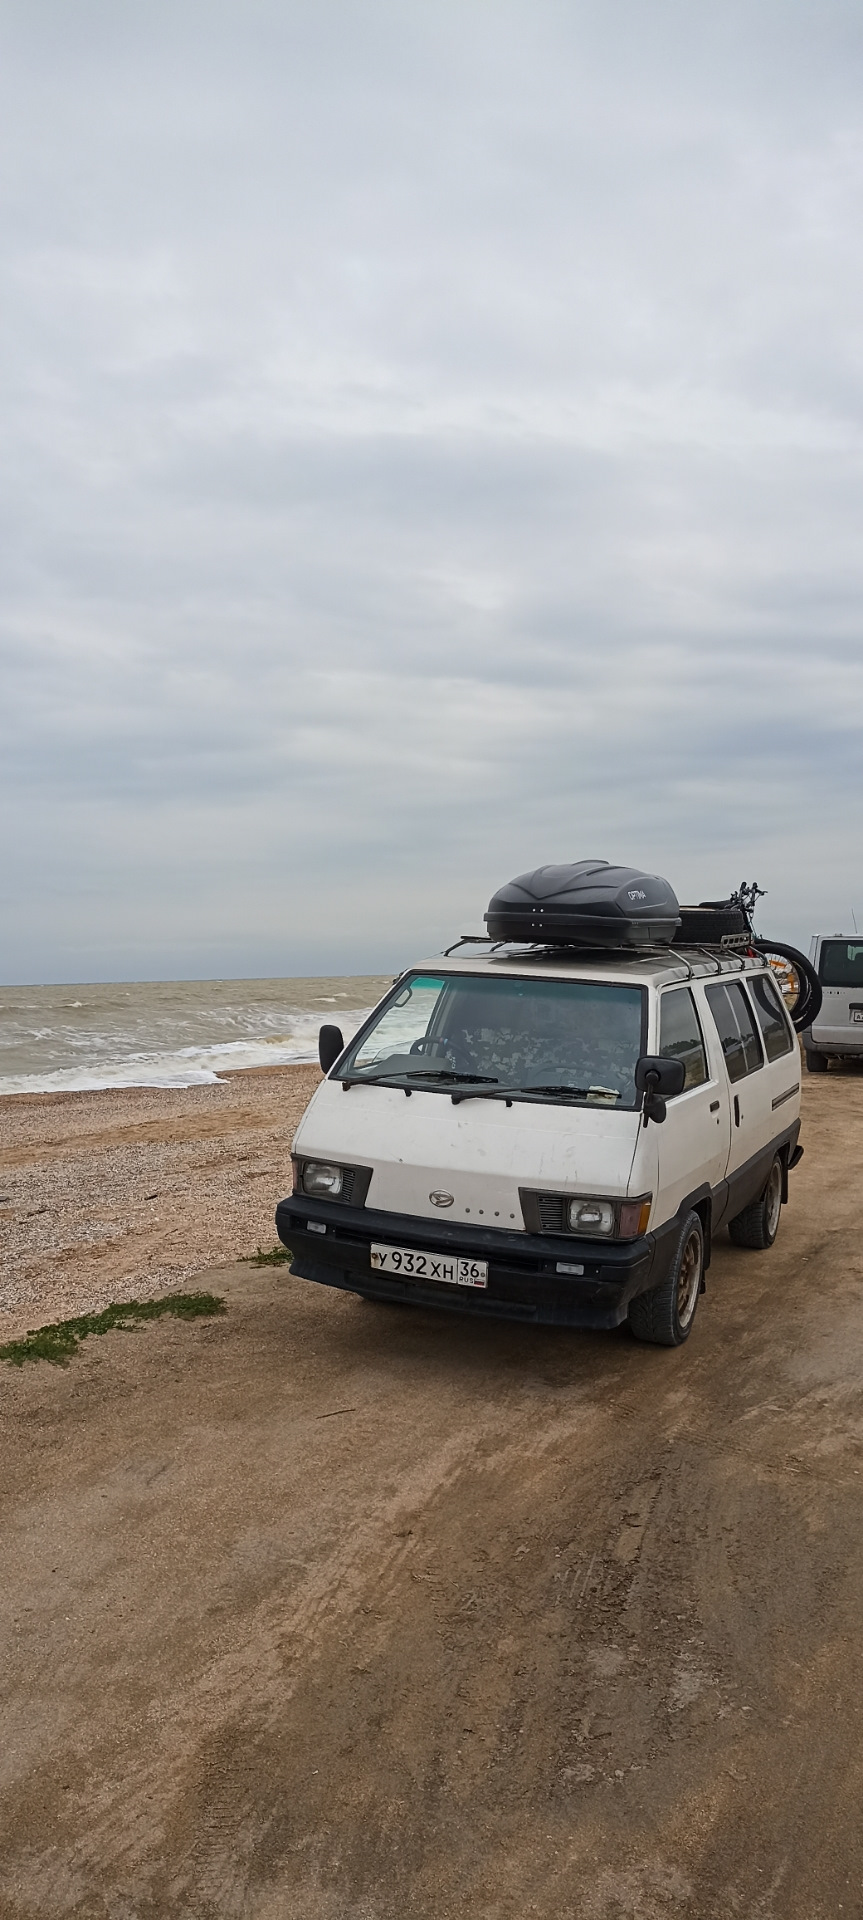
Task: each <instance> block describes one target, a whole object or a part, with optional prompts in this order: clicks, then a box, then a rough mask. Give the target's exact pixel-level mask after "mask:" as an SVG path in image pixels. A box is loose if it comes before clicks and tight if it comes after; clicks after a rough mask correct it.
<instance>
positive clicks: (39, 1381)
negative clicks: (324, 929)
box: [0, 1069, 863, 1920]
mask: <svg viewBox="0 0 863 1920" xmlns="http://www.w3.org/2000/svg"><path fill="white" fill-rule="evenodd" d="M314 1077H315V1076H314V1071H313V1070H312V1069H308V1070H306V1071H305V1072H302V1071H297V1072H294V1073H289V1072H282V1073H272V1074H269V1073H268V1074H267V1075H266V1076H256V1075H252V1076H240V1077H238V1078H237V1079H236V1080H234V1081H231V1082H230V1083H229V1084H228V1085H226V1086H224V1087H213V1088H203V1089H198V1090H197V1091H195V1092H193V1093H185V1094H170V1095H165V1094H161V1095H153V1094H149V1095H147V1096H146V1097H141V1096H137V1095H132V1096H123V1097H121V1098H117V1097H116V1096H110V1098H105V1097H103V1096H88V1097H87V1098H86V1099H76V1100H74V1101H69V1102H65V1103H63V1104H58V1103H57V1102H56V1101H50V1102H45V1103H42V1104H41V1105H40V1106H36V1105H32V1106H30V1107H27V1106H24V1105H23V1104H22V1105H21V1106H20V1107H16V1108H15V1109H14V1113H13V1115H12V1116H11V1119H10V1115H9V1113H8V1111H7V1112H5V1113H4V1116H3V1119H4V1126H5V1128H6V1143H7V1145H6V1159H5V1161H4V1167H5V1170H6V1171H5V1172H4V1178H6V1177H7V1175H8V1174H9V1173H11V1174H13V1175H14V1176H15V1178H16V1179H17V1178H19V1177H20V1179H21V1180H22V1182H24V1183H25V1188H26V1194H27V1195H28V1196H33V1195H35V1197H36V1199H35V1205H31V1203H30V1201H29V1200H28V1208H29V1210H30V1211H32V1212H34V1213H35V1211H36V1205H39V1204H42V1202H41V1201H39V1198H38V1195H39V1191H40V1187H41V1190H42V1192H43V1193H44V1194H45V1196H46V1200H45V1204H46V1205H47V1204H48V1200H47V1196H48V1195H50V1196H51V1211H50V1212H49V1213H48V1214H47V1215H37V1216H36V1217H35V1218H34V1219H33V1220H31V1221H29V1222H27V1221H26V1218H25V1220H24V1223H23V1225H22V1226H20V1227H18V1228H16V1234H17V1235H18V1244H20V1245H21V1248H22V1259H21V1281H20V1283H19V1306H18V1308H16V1312H17V1311H19V1310H21V1309H24V1310H25V1312H26V1313H27V1314H29V1317H30V1318H31V1319H33V1320H36V1319H39V1318H42V1317H44V1315H45V1314H46V1313H47V1312H50V1311H56V1310H58V1309H62V1307H63V1306H65V1305H66V1304H70V1303H71V1302H72V1300H73V1299H77V1300H83V1299H84V1298H88V1299H92V1300H96V1299H99V1298H102V1297H104V1294H105V1293H106V1292H107V1291H108V1290H109V1289H110V1287H111V1284H112V1282H111V1281H110V1279H109V1275H111V1274H113V1275H114V1281H113V1285H115V1286H116V1287H117V1289H118V1291H121V1290H122V1291H125V1292H134V1291H138V1292H140V1291H142V1290H144V1289H145V1288H146V1287H147V1286H148V1285H149V1286H150V1287H155V1286H156V1285H161V1284H165V1283H167V1282H169V1281H171V1280H172V1281H173V1282H174V1283H176V1281H177V1279H178V1278H179V1277H180V1275H181V1274H183V1273H184V1272H185V1271H186V1268H187V1264H188V1263H189V1262H190V1261H191V1260H192V1259H193V1258H194V1257H198V1258H199V1259H202V1260H203V1259H207V1260H209V1259H210V1258H211V1257H212V1254H213V1251H214V1250H218V1253H219V1256H220V1257H221V1258H225V1253H226V1248H227V1247H228V1245H229V1244H231V1242H232V1241H233V1242H234V1243H235V1244H236V1245H238V1246H241V1247H243V1248H244V1249H247V1248H248V1247H249V1246H250V1245H254V1243H255V1240H256V1239H266V1240H267V1241H268V1242H271V1240H272V1226H271V1224H270V1223H271V1208H272V1205H273V1198H274V1195H275V1194H276V1193H277V1192H278V1191H279V1190H280V1188H281V1186H283V1184H284V1167H285V1159H286V1155H287V1144H288V1139H289V1135H290V1126H291V1121H292V1116H293V1114H294V1113H295V1111H296V1110H297V1108H298V1106H299V1104H300V1103H301V1101H302V1099H303V1098H304V1097H305V1094H306V1092H307V1091H308V1088H309V1086H310V1085H311V1084H312V1082H313V1080H314ZM803 1137H804V1141H805V1156H804V1159H803V1161H802V1164H801V1166H800V1167H799V1168H798V1170H797V1171H796V1173H795V1175H794V1178H793V1186H792V1193H791V1200H790V1204H789V1206H788V1208H787V1210H786V1212H785V1214H784V1217H783V1220H782V1225H781V1228H780V1233H779V1237H778V1240H777V1243H776V1246H775V1247H774V1248H773V1249H772V1250H771V1251H770V1252H768V1253H763V1254H762V1253H754V1252H748V1251H746V1250H743V1249H740V1248H735V1247H733V1246H732V1245H731V1244H730V1243H729V1242H728V1240H727V1238H725V1237H724V1236H720V1237H719V1238H718V1240H717V1244H716V1248H715V1252H714V1259H713V1264H712V1266H711V1269H710V1273H709V1276H708V1289H707V1294H706V1296H705V1298H704V1300H703V1301H702V1302H701V1305H700V1307H699V1312H698V1318H697V1321H696V1325H695V1328H694V1330H693V1335H692V1339H691V1340H690V1341H689V1342H688V1344H687V1346H686V1347H685V1348H683V1349H681V1350H679V1351H678V1352H675V1353H669V1352H667V1351H662V1350H660V1349H650V1348H645V1347H639V1346H637V1345H636V1344H635V1342H634V1341H632V1340H631V1339H629V1338H628V1337H627V1335H626V1334H625V1332H620V1333H614V1334H578V1333H571V1332H569V1331H568V1330H567V1329H565V1328H559V1329H558V1328H543V1327H525V1326H521V1325H508V1324H506V1323H501V1322H495V1321H489V1322H479V1321H476V1320H472V1319H470V1318H469V1317H463V1316H461V1315H458V1314H452V1315H448V1314H443V1313H441V1314H432V1313H427V1312H424V1311H422V1310H417V1309H408V1308H405V1309H393V1308H389V1307H376V1306H374V1305H370V1304H368V1303H365V1302H362V1301H360V1300H357V1299H356V1298H355V1297H353V1296H352V1295H349V1294H342V1293H335V1292H332V1291H330V1289H328V1288H324V1287H315V1286H312V1285H309V1284H308V1283H307V1282H306V1281H303V1280H301V1279H299V1278H296V1277H295V1276H294V1275H293V1274H292V1273H291V1272H290V1271H289V1269H287V1268H286V1267H283V1266H280V1267H276V1268H264V1269H260V1270H257V1269H255V1268H254V1267H250V1266H239V1265H233V1266H231V1265H221V1266H219V1267H217V1268H213V1267H212V1266H210V1265H205V1266H204V1267H203V1270H202V1271H201V1272H200V1273H199V1274H198V1276H197V1280H196V1284H197V1285H199V1286H205V1287H208V1288H211V1289H213V1290H214V1291H215V1292H217V1293H218V1294H220V1295H222V1296H223V1297H224V1299H225V1303H226V1310H225V1312H224V1314H223V1315H222V1316H220V1317H218V1318H215V1319H212V1320H198V1321H195V1322H193V1323H191V1324H189V1325H181V1324H179V1323H178V1322H177V1321H167V1320H159V1321H157V1322H155V1323H153V1324H151V1325H149V1326H148V1327H147V1328H146V1329H145V1330H142V1332H141V1333H140V1334H138V1335H137V1336H136V1337H130V1336H128V1335H125V1336H124V1335H120V1334H117V1335H110V1336H109V1337H107V1338H105V1339H99V1340H88V1341H87V1342H86V1343H85V1345H84V1346H83V1348H82V1349H81V1351H80V1353H79V1354H78V1355H77V1356H76V1357H75V1359H74V1360H73V1361H72V1362H71V1364H70V1365H69V1366H68V1367H66V1368H59V1367H52V1366H46V1365H37V1366H30V1367H22V1368H20V1369H13V1368H12V1367H6V1368H4V1369H3V1370H2V1379H1V1380H0V1388H2V1392H0V1458H2V1460H3V1473H2V1475H0V1538H2V1541H3V1568H2V1579H0V1634H2V1637H3V1642H4V1681H3V1732H4V1738H3V1742H2V1745H1V1746H0V1912H2V1914H3V1920H7V1916H8V1920H35V1916H37V1915H38V1916H39V1920H179V1917H180V1916H187V1917H188V1920H191V1916H194V1920H287V1916H291V1920H348V1917H349V1916H350V1920H404V1916H405V1915H407V1914H410V1915H412V1916H414V1920H462V1916H463V1915H464V1914H465V1913H470V1914H476V1915H478V1916H479V1920H523V1917H524V1916H527V1915H531V1914H532V1915H534V1916H537V1920H564V1916H566V1920H624V1917H625V1920H730V1917H731V1916H738V1917H739V1920H744V1916H745V1920H835V1916H836V1915H837V1914H838V1915H840V1916H843V1915H846V1914H847V1915H848V1916H851V1915H852V1914H853V1915H859V1914H860V1913H861V1911H863V1840H861V1823H860V1815H859V1809H860V1803H861V1795H863V1762H861V1754H863V1707H861V1702H863V1654H861V1647H863V1636H861V1631H860V1613H861V1602H860V1595H861V1591H863V1528H861V1501H863V1477H862V1476H863V1387H861V1381H863V1256H861V1243H860V1202H859V1194H858V1178H857V1169H858V1167H859V1162H860V1154H861V1149H863V1077H861V1076H859V1075H850V1074H849V1075H837V1074H830V1075H829V1076H826V1077H825V1078H823V1079H821V1080H814V1081H812V1082H807V1083H806V1086H805V1103H804V1135H803ZM13 1139H14V1142H15V1158H14V1163H13V1164H12V1165H11V1166H10V1160H9V1150H10V1146H11V1142H12V1140H13ZM52 1143H53V1144H52ZM156 1185H159V1186H160V1188H161V1196H160V1199H159V1201H158V1202H150V1201H147V1199H146V1195H147V1194H148V1193H150V1192H153V1191H154V1190H155V1187H156ZM0 1190H2V1191H3V1192H8V1191H9V1188H8V1186H7V1187H4V1188H3V1189H0ZM21 1197H22V1195H21V1194H19V1195H18V1198H19V1200H20V1199H21ZM150 1206H156V1207H158V1209H159V1215H160V1217H159V1219H158V1220H155V1221H152V1222H151V1220H150V1216H149V1214H148V1213H147V1211H146V1209H147V1208H148V1207H150ZM40 1222H41V1223H42V1224H41V1227H40ZM46 1223H50V1224H46ZM25 1229H26V1233H25ZM37 1229H39V1231H40V1232H41V1233H42V1234H43V1238H42V1239H38V1238H37ZM26 1235H29V1238H27V1237H26ZM88 1235H89V1237H88ZM52 1246H53V1247H55V1248H56V1252H52ZM24 1287H26V1288H27V1289H29V1293H28V1298H27V1302H26V1306H25V1302H24V1300H23V1298H22V1297H21V1292H22V1289H23V1288H24ZM40 1288H41V1292H40Z"/></svg>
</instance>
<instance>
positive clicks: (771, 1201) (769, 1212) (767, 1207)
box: [764, 1160, 782, 1240]
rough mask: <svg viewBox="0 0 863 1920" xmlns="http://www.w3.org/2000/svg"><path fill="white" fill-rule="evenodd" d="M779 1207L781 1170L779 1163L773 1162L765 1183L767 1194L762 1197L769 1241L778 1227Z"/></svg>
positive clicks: (780, 1199) (780, 1203)
mask: <svg viewBox="0 0 863 1920" xmlns="http://www.w3.org/2000/svg"><path fill="white" fill-rule="evenodd" d="M781 1206H782V1168H781V1167H780V1165H779V1161H778V1160H774V1162H773V1165H772V1167H771V1169H770V1179H769V1180H768V1182H767V1192H766V1194H765V1195H764V1212H765V1218H766V1224H767V1231H768V1233H769V1235H770V1238H771V1240H772V1239H773V1236H774V1234H775V1232H776V1229H777V1227H778V1225H779V1212H780V1208H781Z"/></svg>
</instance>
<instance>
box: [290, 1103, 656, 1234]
mask: <svg viewBox="0 0 863 1920" xmlns="http://www.w3.org/2000/svg"><path fill="white" fill-rule="evenodd" d="M639 1126H640V1115H639V1114H638V1113H630V1112H624V1113H613V1112H612V1111H611V1110H610V1109H609V1108H607V1107H606V1108H601V1107H555V1106H551V1105H548V1106H547V1105H545V1104H544V1103H536V1104H534V1103H533V1102H531V1103H527V1102H524V1101H514V1102H513V1105H512V1106H511V1107H506V1106H504V1104H503V1102H502V1101H499V1100H483V1099H476V1100H463V1101H460V1102H459V1103H458V1105H453V1102H452V1100H451V1099H450V1098H449V1096H448V1095H446V1094H440V1093H428V1092H419V1091H415V1092H412V1094H411V1097H410V1099H406V1098H405V1095H404V1092H403V1091H402V1089H401V1088H394V1087H369V1086H358V1085H356V1084H354V1085H352V1086H351V1087H350V1088H349V1089H348V1091H347V1092H345V1091H344V1090H343V1088H342V1085H341V1082H340V1081H338V1080H325V1081H324V1082H323V1083H322V1085H321V1086H320V1087H318V1089H317V1091H316V1093H315V1094H314V1096H313V1098H312V1101H311V1104H310V1105H309V1106H308V1107H307V1109H306V1112H305V1114H304V1115H303V1118H302V1120H301V1122H300V1125H299V1128H298V1129H297V1133H296V1137H295V1139H294V1143H293V1151H294V1152H295V1153H298V1154H301V1155H302V1156H303V1158H304V1159H315V1160H330V1161H336V1162H342V1163H345V1164H348V1165H353V1166H363V1167H371V1168H372V1178H371V1184H370V1186H369V1191H368V1194H367V1197H366V1205H367V1206H368V1207H373V1208H376V1209H378V1210H380V1211H382V1212H385V1213H388V1212H391V1213H401V1214H405V1213H407V1214H414V1215H416V1216H417V1217H418V1218H421V1219H438V1220H439V1219H441V1218H443V1217H444V1212H445V1216H446V1218H447V1219H448V1220H451V1221H453V1220H460V1219H463V1220H469V1221H470V1223H471V1225H478V1224H479V1223H480V1221H481V1222H482V1224H483V1225H484V1226H494V1225H499V1226H500V1227H505V1228H507V1229H508V1230H509V1231H510V1232H514V1231H519V1230H520V1231H524V1220H523V1217H522V1211H521V1203H520V1200H519V1188H520V1187H529V1188H532V1189H533V1190H534V1191H535V1192H540V1193H541V1192H548V1193H573V1194H578V1193H581V1194H596V1195H600V1196H608V1197H609V1198H611V1197H619V1196H621V1195H625V1194H626V1193H627V1192H628V1190H629V1181H630V1174H631V1170H632V1166H633V1161H634V1158H635V1153H636V1148H637V1146H638V1136H639ZM433 1193H434V1194H436V1195H438V1196H442V1195H443V1196H446V1195H451V1196H452V1200H451V1202H449V1203H446V1202H445V1205H444V1208H443V1209H442V1208H441V1205H440V1198H439V1199H438V1203H437V1204H435V1202H434V1201H433V1200H432V1198H431V1196H432V1194H433Z"/></svg>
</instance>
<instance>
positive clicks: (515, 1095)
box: [452, 1080, 620, 1106]
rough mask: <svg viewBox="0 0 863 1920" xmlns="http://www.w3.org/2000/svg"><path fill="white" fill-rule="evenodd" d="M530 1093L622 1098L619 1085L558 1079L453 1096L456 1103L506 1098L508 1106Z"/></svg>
mask: <svg viewBox="0 0 863 1920" xmlns="http://www.w3.org/2000/svg"><path fill="white" fill-rule="evenodd" d="M528 1093H539V1094H544V1095H545V1096H546V1097H547V1098H548V1099H550V1100H553V1099H555V1098H560V1099H562V1100H589V1099H590V1096H591V1094H593V1095H594V1096H595V1095H597V1094H598V1095H600V1096H601V1098H602V1100H603V1101H605V1100H611V1099H612V1098H613V1099H615V1100H619V1099H620V1093H619V1091H618V1089H617V1087H567V1086H561V1085H560V1083H559V1082H558V1081H556V1080H552V1081H549V1082H548V1084H547V1085H546V1084H545V1083H543V1084H541V1085H539V1086H530V1087H500V1086H495V1087H493V1088H490V1090H489V1092H488V1093H486V1092H485V1091H483V1092H481V1093H454V1094H453V1096H452V1097H453V1101H454V1102H455V1103H456V1104H457V1103H458V1102H459V1101H461V1100H505V1101H506V1103H507V1106H511V1105H512V1102H513V1100H517V1099H519V1098H520V1097H523V1096H524V1095H525V1094H528Z"/></svg>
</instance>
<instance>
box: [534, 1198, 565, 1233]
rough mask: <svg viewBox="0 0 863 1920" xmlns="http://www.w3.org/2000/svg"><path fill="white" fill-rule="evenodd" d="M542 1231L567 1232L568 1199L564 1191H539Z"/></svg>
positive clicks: (538, 1206) (537, 1200) (540, 1227)
mask: <svg viewBox="0 0 863 1920" xmlns="http://www.w3.org/2000/svg"><path fill="white" fill-rule="evenodd" d="M536 1204H537V1212H538V1214H539V1230H540V1233H565V1232H566V1228H567V1218H566V1200H565V1199H564V1197H563V1194H562V1193H538V1194H537V1196H536Z"/></svg>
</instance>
